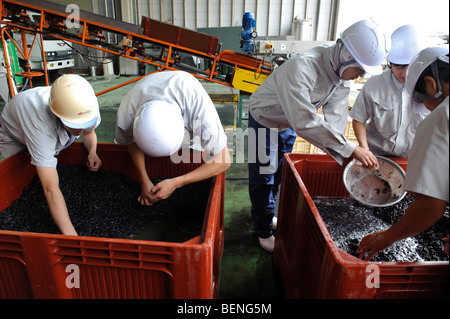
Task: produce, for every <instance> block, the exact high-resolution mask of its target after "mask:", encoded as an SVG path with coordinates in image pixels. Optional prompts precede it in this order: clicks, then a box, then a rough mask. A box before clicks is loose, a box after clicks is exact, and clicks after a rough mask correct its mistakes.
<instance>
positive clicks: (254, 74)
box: [0, 0, 272, 97]
mask: <svg viewBox="0 0 450 319" xmlns="http://www.w3.org/2000/svg"><path fill="white" fill-rule="evenodd" d="M0 12H1V24H3V25H5V27H3V28H2V29H1V38H2V46H3V48H5V47H6V42H5V41H6V39H11V37H10V35H9V32H7V30H10V29H14V30H15V31H17V32H20V34H21V37H22V39H23V40H24V41H23V42H26V39H25V37H26V33H32V34H34V35H35V39H34V40H33V42H32V46H31V47H28V46H24V47H23V48H22V49H20V48H18V52H19V53H20V55H21V56H22V57H23V58H24V59H25V60H27V61H29V60H30V52H31V51H32V49H33V46H34V45H36V42H37V41H36V39H37V38H39V39H40V41H41V42H42V41H43V37H44V36H51V37H53V38H55V39H60V40H62V41H64V42H66V43H74V44H78V45H81V46H85V47H88V48H92V49H96V50H101V51H103V52H106V53H108V54H109V55H110V56H111V57H125V58H128V59H133V60H137V61H139V62H141V63H145V64H149V65H153V66H155V67H156V71H155V72H157V71H161V70H185V71H187V72H190V73H191V74H193V75H194V76H196V77H198V78H200V79H204V80H207V81H211V82H216V83H219V84H223V85H226V86H232V87H234V88H236V89H239V90H244V91H247V92H250V93H251V92H253V91H255V90H256V89H257V87H258V86H259V84H260V82H261V81H262V80H263V79H264V78H265V77H267V76H268V75H269V74H270V73H271V72H272V65H271V63H268V62H264V61H263V60H260V59H258V58H254V57H252V56H250V55H246V54H242V53H237V52H234V51H230V50H224V51H220V43H219V39H218V38H217V37H214V36H211V35H207V34H203V33H200V32H196V31H192V30H189V29H185V28H181V27H177V26H174V25H169V24H166V23H162V22H160V21H157V20H153V19H150V18H147V17H142V24H141V26H137V25H134V24H130V23H126V22H123V21H118V20H115V19H111V18H106V17H104V16H100V15H97V14H93V13H89V12H85V11H82V10H80V11H79V15H72V14H70V13H68V12H66V7H65V6H63V5H60V4H56V3H51V2H47V1H42V0H0ZM29 12H34V13H36V14H39V15H40V20H39V21H36V22H35V21H32V20H31V19H30V17H29ZM107 33H109V34H113V35H116V36H117V37H118V38H119V39H122V40H121V41H120V42H119V44H115V43H111V42H109V41H108V40H107V37H106V36H105V35H106V34H107ZM108 38H109V37H108ZM11 40H12V39H11ZM186 55H189V56H192V57H193V58H195V59H196V60H201V61H202V63H199V64H198V65H196V66H192V65H188V64H185V63H183V62H182V56H186ZM46 61H47V55H46V52H45V47H43V48H42V62H43V67H44V72H36V71H32V69H31V68H30V66H29V64H27V65H26V66H25V70H24V72H21V73H20V74H16V75H18V76H22V77H24V78H26V79H29V83H30V87H32V79H33V77H35V76H42V75H44V76H45V81H46V84H47V85H49V83H48V76H47V63H46ZM5 69H6V71H7V77H8V85H9V89H10V95H11V97H12V96H14V94H15V92H14V89H13V86H14V83H13V81H12V79H11V76H12V75H13V74H12V71H11V68H10V61H9V59H8V57H7V56H6V57H5ZM221 69H226V70H229V71H228V73H227V74H220V73H219V70H221ZM236 75H238V76H237V77H236ZM144 76H146V75H144ZM144 76H141V77H138V78H135V79H132V80H130V81H127V82H125V83H122V84H120V85H118V86H115V87H111V88H108V89H106V90H103V91H101V92H98V93H97V95H101V94H104V93H106V92H109V91H111V90H114V89H116V88H118V87H121V86H124V85H127V84H130V83H132V82H135V81H138V80H139V79H141V78H142V77H144Z"/></svg>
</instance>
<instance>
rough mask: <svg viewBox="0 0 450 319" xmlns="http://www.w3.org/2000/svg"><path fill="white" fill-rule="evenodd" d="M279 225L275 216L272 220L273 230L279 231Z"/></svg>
mask: <svg viewBox="0 0 450 319" xmlns="http://www.w3.org/2000/svg"><path fill="white" fill-rule="evenodd" d="M277 223H278V218H276V217H275V216H274V217H273V218H272V229H273V230H276V229H277Z"/></svg>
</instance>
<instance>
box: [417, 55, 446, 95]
mask: <svg viewBox="0 0 450 319" xmlns="http://www.w3.org/2000/svg"><path fill="white" fill-rule="evenodd" d="M446 56H447V57H448V54H447V55H446ZM433 63H436V65H437V68H438V73H439V79H440V80H441V81H442V82H444V83H448V82H449V74H448V69H449V68H448V62H444V61H442V60H440V59H437V60H436V61H435V62H433ZM426 76H431V77H432V78H434V76H433V71H432V69H431V64H430V65H429V66H428V67H427V68H426V69H425V70H423V72H422V74H420V76H419V78H418V79H417V83H416V87H415V89H414V90H415V91H417V92H419V93H422V94H425V93H426V88H425V77H426ZM434 80H435V81H436V79H434Z"/></svg>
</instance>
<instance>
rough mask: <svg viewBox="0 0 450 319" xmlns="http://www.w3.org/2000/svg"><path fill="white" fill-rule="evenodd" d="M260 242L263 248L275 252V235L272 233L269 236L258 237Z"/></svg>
mask: <svg viewBox="0 0 450 319" xmlns="http://www.w3.org/2000/svg"><path fill="white" fill-rule="evenodd" d="M258 239H259V244H260V245H261V247H262V248H264V249H265V250H267V251H268V252H271V253H272V252H273V249H274V247H275V237H274V236H273V235H272V236H270V237H268V238H258Z"/></svg>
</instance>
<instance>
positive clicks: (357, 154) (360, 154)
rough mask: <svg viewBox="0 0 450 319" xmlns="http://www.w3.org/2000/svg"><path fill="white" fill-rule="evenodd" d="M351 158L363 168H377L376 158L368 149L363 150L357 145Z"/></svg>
mask: <svg viewBox="0 0 450 319" xmlns="http://www.w3.org/2000/svg"><path fill="white" fill-rule="evenodd" d="M351 158H354V159H356V160H358V161H360V162H361V163H362V165H363V166H364V167H367V168H372V167H378V160H377V158H376V156H375V155H373V153H372V152H371V151H370V150H369V149H368V148H363V147H361V146H359V145H357V146H356V147H355V150H354V151H353V153H352V155H351Z"/></svg>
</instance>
